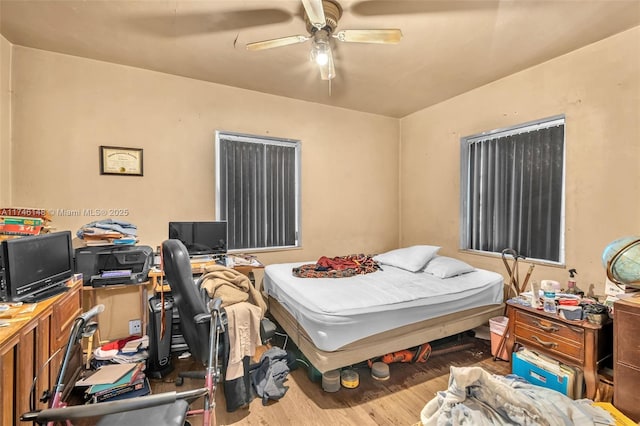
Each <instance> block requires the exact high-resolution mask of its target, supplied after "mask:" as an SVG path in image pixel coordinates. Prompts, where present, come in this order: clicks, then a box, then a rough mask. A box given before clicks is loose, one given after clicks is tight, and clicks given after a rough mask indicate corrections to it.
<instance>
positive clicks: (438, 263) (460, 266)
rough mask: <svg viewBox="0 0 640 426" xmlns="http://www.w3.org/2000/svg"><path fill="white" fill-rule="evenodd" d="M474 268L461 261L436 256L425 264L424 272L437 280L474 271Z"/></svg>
mask: <svg viewBox="0 0 640 426" xmlns="http://www.w3.org/2000/svg"><path fill="white" fill-rule="evenodd" d="M475 270H476V268H474V267H473V266H471V265H469V264H468V263H464V262H463V261H462V260H458V259H454V258H452V257H446V256H436V257H434V258H433V259H431V260H430V261H429V263H427V266H426V267H425V268H424V271H425V272H427V273H429V274H431V275H435V276H436V277H439V278H450V277H455V276H457V275H462V274H466V273H468V272H473V271H475Z"/></svg>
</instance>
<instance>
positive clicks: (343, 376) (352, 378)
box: [340, 369, 360, 389]
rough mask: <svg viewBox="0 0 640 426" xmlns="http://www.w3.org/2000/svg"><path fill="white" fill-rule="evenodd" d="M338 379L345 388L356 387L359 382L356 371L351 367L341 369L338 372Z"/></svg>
mask: <svg viewBox="0 0 640 426" xmlns="http://www.w3.org/2000/svg"><path fill="white" fill-rule="evenodd" d="M340 380H341V382H342V386H343V387H345V388H347V389H353V388H357V387H358V385H359V384H360V376H358V373H357V372H355V371H354V370H351V369H346V370H342V372H341V373H340Z"/></svg>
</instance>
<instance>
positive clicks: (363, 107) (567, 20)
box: [0, 0, 640, 117]
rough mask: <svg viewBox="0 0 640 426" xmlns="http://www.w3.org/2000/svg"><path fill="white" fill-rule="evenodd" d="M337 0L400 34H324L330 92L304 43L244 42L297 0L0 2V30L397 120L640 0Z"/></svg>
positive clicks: (617, 19)
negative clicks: (388, 40) (383, 37)
mask: <svg viewBox="0 0 640 426" xmlns="http://www.w3.org/2000/svg"><path fill="white" fill-rule="evenodd" d="M340 4H341V5H342V7H343V9H344V13H343V16H342V18H341V19H340V22H339V24H338V30H340V29H369V28H373V29H377V28H400V29H401V30H402V32H403V39H402V41H401V42H400V44H397V45H378V44H356V43H341V42H338V41H337V40H333V42H334V58H335V63H336V72H337V77H336V78H335V79H334V80H333V82H332V87H331V95H329V86H328V83H327V82H326V81H322V80H320V76H319V73H318V71H317V70H316V69H315V68H314V67H313V65H312V63H311V62H310V61H309V50H310V44H309V42H306V43H302V44H296V45H290V46H285V47H279V48H276V49H270V50H264V51H258V52H249V51H247V50H246V49H245V44H246V43H248V42H254V41H260V40H265V39H271V38H277V37H283V36H289V35H297V34H303V35H306V34H307V32H306V29H305V24H304V21H303V19H302V13H303V9H302V6H301V2H300V0H271V1H250V0H247V1H242V0H236V1H222V0H199V1H185V0H173V1H165V0H134V1H99V0H80V1H75V0H74V1H66V0H39V1H36V0H30V1H29V0H0V32H1V33H2V35H3V36H4V37H5V38H6V39H7V40H9V41H10V42H11V43H13V44H17V45H22V46H28V47H33V48H37V49H44V50H50V51H54V52H60V53H66V54H69V55H75V56H81V57H86V58H93V59H97V60H101V61H108V62H114V63H118V64H123V65H130V66H134V67H139V68H145V69H150V70H156V71H160V72H165V73H169V74H175V75H181V76H185V77H191V78H195V79H199V80H205V81H211V82H215V83H220V84H224V85H229V86H235V87H241V88H245V89H250V90H255V91H259V92H265V93H271V94H274V95H280V96H286V97H290V98H295V99H303V100H307V101H311V102H317V103H321V104H327V105H333V106H339V107H344V108H349V109H354V110H358V111H367V112H371V113H375V114H382V115H386V116H391V117H403V116H405V115H407V114H410V113H412V112H415V111H417V110H420V109H422V108H425V107H427V106H430V105H433V104H436V103H438V102H441V101H443V100H445V99H448V98H451V97H453V96H456V95H458V94H460V93H464V92H466V91H469V90H471V89H473V88H476V87H479V86H482V85H484V84H487V83H489V82H491V81H495V80H497V79H499V78H501V77H504V76H507V75H509V74H513V73H515V72H518V71H520V70H523V69H525V68H529V67H531V66H534V65H536V64H539V63H541V62H544V61H547V60H549V59H551V58H554V57H557V56H559V55H562V54H565V53H567V52H570V51H572V50H575V49H578V48H580V47H582V46H585V45H588V44H590V43H593V42H596V41H598V40H601V39H603V38H605V37H608V36H611V35H613V34H616V33H618V32H621V31H624V30H627V29H629V28H632V27H634V26H638V25H640V0H600V1H595V0H489V1H485V0H420V1H419V0H412V1H402V0H397V1H340ZM638 50H639V51H640V40H639V43H638ZM630 53H632V54H633V55H635V56H636V57H637V55H638V53H640V52H630Z"/></svg>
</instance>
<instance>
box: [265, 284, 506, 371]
mask: <svg viewBox="0 0 640 426" xmlns="http://www.w3.org/2000/svg"><path fill="white" fill-rule="evenodd" d="M268 304H269V312H270V313H271V315H272V316H273V318H274V319H275V320H276V322H277V323H278V324H280V326H281V327H282V328H283V329H284V331H285V332H286V333H287V334H288V335H289V338H290V339H291V340H293V342H294V343H295V344H296V345H297V346H298V349H300V351H301V352H302V353H303V354H304V356H306V357H307V359H308V360H309V361H310V362H311V364H313V366H314V367H315V368H316V369H317V370H318V371H320V372H321V373H324V372H326V371H329V370H334V369H337V368H341V367H345V366H348V365H353V364H357V363H359V362H362V361H365V360H368V359H371V358H374V357H377V356H381V355H384V354H387V353H390V352H395V351H399V350H402V349H407V348H411V347H414V346H418V345H421V344H423V343H425V342H431V341H433V340H437V339H441V338H443V337H449V336H452V335H454V334H457V333H462V332H464V331H467V330H470V329H472V328H474V327H478V326H481V325H486V324H487V323H488V322H489V319H491V318H493V317H496V316H500V315H504V309H505V305H504V303H501V304H495V305H488V306H482V307H479V308H474V309H469V310H466V311H461V312H456V313H453V314H448V315H444V316H441V317H437V318H432V319H428V320H425V321H421V322H418V323H415V324H409V325H406V326H404V327H400V328H396V329H394V330H389V331H386V332H384V333H379V334H376V335H373V336H370V337H366V338H364V339H360V340H358V341H355V342H353V343H350V344H348V345H346V346H343V347H342V348H340V349H338V350H336V351H333V352H327V351H323V350H320V349H318V348H316V347H315V345H314V344H313V342H312V341H311V338H310V337H309V335H308V334H307V333H306V332H305V331H304V329H303V328H302V326H301V325H300V324H298V322H297V321H296V319H295V318H294V317H293V316H292V315H291V314H290V313H289V311H287V310H286V309H285V308H284V307H283V306H282V305H281V304H280V303H279V302H278V301H277V300H276V299H274V298H273V297H271V296H269V297H268Z"/></svg>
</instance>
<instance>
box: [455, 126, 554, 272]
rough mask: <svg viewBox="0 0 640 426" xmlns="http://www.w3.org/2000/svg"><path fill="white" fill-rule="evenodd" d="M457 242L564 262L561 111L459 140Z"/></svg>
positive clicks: (542, 259)
mask: <svg viewBox="0 0 640 426" xmlns="http://www.w3.org/2000/svg"><path fill="white" fill-rule="evenodd" d="M460 152H461V180H460V181H461V203H460V205H461V222H460V223H461V233H460V235H461V247H462V248H463V249H468V250H476V251H480V252H489V253H501V252H502V250H504V249H505V248H511V249H514V250H516V251H517V252H518V253H519V254H520V255H522V256H525V257H526V258H528V259H536V260H541V261H547V262H552V263H557V264H562V263H564V116H559V117H552V118H549V119H544V120H539V121H536V122H532V123H526V124H523V125H520V126H516V127H513V128H509V129H502V130H495V131H490V132H485V133H483V134H480V135H474V136H469V137H465V138H462V139H461V150H460Z"/></svg>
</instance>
